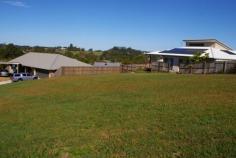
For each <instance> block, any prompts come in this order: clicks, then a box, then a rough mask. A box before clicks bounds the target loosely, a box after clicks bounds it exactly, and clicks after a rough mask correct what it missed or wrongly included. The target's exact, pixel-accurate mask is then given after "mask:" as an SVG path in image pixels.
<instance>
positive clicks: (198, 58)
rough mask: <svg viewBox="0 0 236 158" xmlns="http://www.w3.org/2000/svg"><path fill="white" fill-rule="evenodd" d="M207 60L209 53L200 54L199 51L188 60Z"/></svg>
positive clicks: (194, 61)
mask: <svg viewBox="0 0 236 158" xmlns="http://www.w3.org/2000/svg"><path fill="white" fill-rule="evenodd" d="M208 60H209V54H204V55H202V53H201V52H197V53H195V54H194V56H193V57H191V58H190V61H191V62H192V63H201V62H206V61H208Z"/></svg>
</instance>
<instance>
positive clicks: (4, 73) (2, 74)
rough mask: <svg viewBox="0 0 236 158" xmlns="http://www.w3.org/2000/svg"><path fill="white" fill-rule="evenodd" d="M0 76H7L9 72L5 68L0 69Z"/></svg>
mask: <svg viewBox="0 0 236 158" xmlns="http://www.w3.org/2000/svg"><path fill="white" fill-rule="evenodd" d="M0 76H1V77H8V76H9V72H8V71H7V70H1V71H0Z"/></svg>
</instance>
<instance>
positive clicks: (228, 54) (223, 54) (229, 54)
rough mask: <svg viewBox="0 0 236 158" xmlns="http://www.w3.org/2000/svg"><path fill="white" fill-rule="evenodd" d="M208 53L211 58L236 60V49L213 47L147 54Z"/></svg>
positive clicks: (180, 54) (189, 55) (186, 54)
mask: <svg viewBox="0 0 236 158" xmlns="http://www.w3.org/2000/svg"><path fill="white" fill-rule="evenodd" d="M197 52H201V53H202V55H205V54H208V55H209V58H212V59H216V60H236V54H235V51H225V50H220V49H216V48H211V47H181V48H175V49H172V50H168V51H160V52H150V53H147V55H159V56H179V57H192V56H194V54H195V53H197Z"/></svg>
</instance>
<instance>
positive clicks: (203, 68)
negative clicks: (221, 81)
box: [152, 62, 236, 74]
mask: <svg viewBox="0 0 236 158" xmlns="http://www.w3.org/2000/svg"><path fill="white" fill-rule="evenodd" d="M171 69H172V67H171V66H170V65H169V64H168V63H153V64H152V71H158V72H169V71H171ZM179 73H182V74H191V73H192V74H213V73H236V62H211V63H197V64H180V65H179Z"/></svg>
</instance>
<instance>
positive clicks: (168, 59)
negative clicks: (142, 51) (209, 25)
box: [147, 39, 236, 72]
mask: <svg viewBox="0 0 236 158" xmlns="http://www.w3.org/2000/svg"><path fill="white" fill-rule="evenodd" d="M184 42H185V47H180V48H174V49H171V50H164V51H156V52H150V53H147V54H148V55H150V56H152V55H157V56H159V60H158V61H159V62H160V61H161V62H163V63H166V64H168V65H170V71H173V72H179V66H180V64H181V63H184V61H185V59H186V58H188V57H193V56H194V55H195V54H196V53H201V55H202V56H204V55H208V57H209V59H211V60H212V61H216V62H217V61H226V62H227V61H236V51H233V50H232V48H230V47H229V46H227V45H225V44H224V43H222V42H220V41H218V40H216V39H200V40H184Z"/></svg>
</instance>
